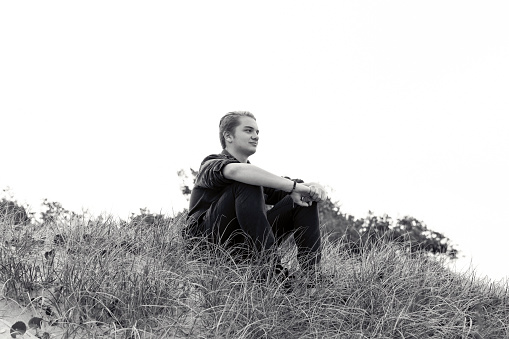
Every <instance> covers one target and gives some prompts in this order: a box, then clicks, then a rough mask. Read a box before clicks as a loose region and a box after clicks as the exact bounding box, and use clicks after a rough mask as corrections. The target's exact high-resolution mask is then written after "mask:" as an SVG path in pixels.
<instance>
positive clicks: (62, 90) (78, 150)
mask: <svg viewBox="0 0 509 339" xmlns="http://www.w3.org/2000/svg"><path fill="white" fill-rule="evenodd" d="M508 10H509V5H508V4H507V2H505V1H490V2H481V1H476V2H473V1H425V2H424V1H423V2H413V1H412V2H410V1H384V2H381V1H306V2H305V1H295V0H292V1H256V2H247V1H104V0H102V1H84V2H69V1H45V2H40V1H23V2H21V1H12V2H1V3H0V50H1V52H0V114H1V118H0V124H1V125H0V126H1V129H0V133H1V134H0V141H1V143H2V156H1V159H0V161H1V163H0V188H5V187H6V186H9V187H10V188H11V189H12V191H13V192H14V193H15V198H17V199H18V200H19V201H20V202H26V203H29V204H31V205H32V206H34V209H37V208H38V205H39V204H40V202H41V201H42V200H43V199H44V198H48V199H50V200H52V201H58V202H61V203H62V204H63V205H64V207H66V208H68V209H71V210H75V211H79V210H80V209H81V207H86V208H89V209H90V210H91V211H93V212H95V213H100V212H103V211H104V212H108V213H113V214H114V215H117V216H120V217H123V218H127V217H128V216H129V215H130V212H138V211H139V208H141V207H148V208H150V210H152V211H153V212H159V211H162V212H164V213H170V214H171V213H172V211H178V210H180V209H182V208H183V207H184V206H185V205H186V202H185V200H184V199H183V198H182V195H181V193H180V189H179V185H180V181H179V178H178V177H177V174H176V172H177V171H178V170H179V169H181V168H189V167H193V168H194V169H198V167H199V164H200V162H201V160H202V159H203V158H204V157H205V156H206V155H208V154H210V153H217V152H219V151H220V144H219V140H218V128H217V126H218V123H219V119H220V117H221V116H222V115H223V114H225V113H226V112H228V111H231V110H249V111H251V112H253V113H254V114H255V115H256V117H257V121H258V126H259V127H260V131H261V132H260V133H261V134H260V145H259V147H258V152H257V154H255V155H254V156H253V157H252V158H251V159H250V160H251V161H252V162H253V163H255V164H256V165H259V166H261V167H263V168H265V169H267V170H269V171H272V172H274V173H276V174H279V175H289V176H292V177H300V178H303V179H305V180H309V181H311V180H313V181H320V182H321V183H323V184H325V185H328V186H330V187H331V188H333V189H334V192H333V194H332V196H333V197H334V199H336V200H339V201H340V202H341V204H342V207H343V211H344V212H347V213H351V214H353V215H355V216H356V217H358V218H360V217H365V216H366V214H367V212H368V210H372V211H374V212H375V214H377V215H381V214H384V213H388V214H389V215H390V216H392V217H393V218H394V219H396V218H398V217H402V216H404V215H411V216H414V217H416V218H417V219H419V220H422V221H424V222H425V223H426V224H427V225H428V226H429V227H430V228H431V229H433V230H435V231H439V232H442V233H444V234H445V235H446V236H448V237H450V238H451V239H452V240H453V241H454V242H455V243H456V244H457V245H458V247H459V248H460V249H461V250H463V251H464V252H465V253H464V254H465V255H466V258H464V259H462V261H461V262H467V261H469V260H471V257H472V258H473V259H472V260H473V263H474V265H476V266H477V271H478V274H479V275H480V276H483V275H485V274H489V276H490V277H492V278H494V279H499V278H502V277H506V276H509V268H508V267H509V266H507V265H506V264H505V263H504V261H505V260H503V258H504V257H506V258H507V257H508V255H509V253H508V252H509V250H508V246H506V239H507V234H508V232H507V227H508V226H509V216H508V213H507V211H508V208H507V206H508V205H509V198H508V192H509V180H508V177H507V173H509V159H508V155H509V137H508V135H509V133H507V132H506V129H507V127H508V121H509V116H508V114H509V95H508V93H509V80H508V79H509V63H508V61H507V60H509V39H508V35H507V32H509V21H508V20H507V16H508V14H509V12H508Z"/></svg>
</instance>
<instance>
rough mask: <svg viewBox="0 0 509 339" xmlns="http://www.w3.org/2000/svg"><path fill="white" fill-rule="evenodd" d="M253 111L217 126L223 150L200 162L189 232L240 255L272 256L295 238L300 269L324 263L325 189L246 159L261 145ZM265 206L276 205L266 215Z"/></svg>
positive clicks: (234, 114)
mask: <svg viewBox="0 0 509 339" xmlns="http://www.w3.org/2000/svg"><path fill="white" fill-rule="evenodd" d="M258 133H259V131H258V125H257V123H256V119H255V117H254V115H253V114H252V113H250V112H230V113H228V114H226V115H225V116H224V117H223V118H222V119H221V121H220V123H219V138H220V141H221V146H222V147H223V151H222V152H221V153H220V154H213V155H209V156H208V157H206V158H205V159H204V160H203V162H202V163H201V166H200V169H199V171H198V174H197V177H196V183H195V186H194V188H193V190H192V192H191V198H190V201H189V212H188V226H189V228H188V233H189V235H190V236H192V237H206V238H207V239H208V241H210V242H212V243H215V244H220V245H224V246H225V247H228V248H232V249H234V250H235V251H237V252H238V253H239V254H241V255H242V256H246V255H247V256H249V254H250V253H254V252H258V253H262V254H263V253H266V252H269V253H270V252H273V251H274V250H275V249H276V247H277V246H278V245H279V244H281V243H282V242H283V240H284V239H286V237H288V236H289V235H291V234H293V235H294V238H295V242H296V244H297V258H298V260H299V264H300V265H301V269H303V270H313V269H314V267H315V265H316V264H318V263H319V262H320V258H321V257H320V246H321V239H320V230H319V220H318V206H317V203H318V202H320V201H322V200H324V199H326V197H327V194H326V192H325V190H324V188H323V187H322V186H321V185H319V184H316V183H304V182H302V181H301V180H300V181H299V180H291V179H288V178H284V177H280V176H278V175H275V174H272V173H270V172H267V171H265V170H263V169H261V168H259V167H257V166H255V165H252V164H251V163H250V162H249V161H248V158H249V156H251V155H252V154H254V153H255V152H256V148H257V146H258V141H259V137H258ZM266 204H268V205H274V207H273V208H272V209H270V210H269V211H267V209H266Z"/></svg>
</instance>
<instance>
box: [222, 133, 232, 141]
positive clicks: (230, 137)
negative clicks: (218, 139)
mask: <svg viewBox="0 0 509 339" xmlns="http://www.w3.org/2000/svg"><path fill="white" fill-rule="evenodd" d="M224 138H225V139H226V141H232V136H231V134H230V133H225V134H224Z"/></svg>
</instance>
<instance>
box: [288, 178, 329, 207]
mask: <svg viewBox="0 0 509 339" xmlns="http://www.w3.org/2000/svg"><path fill="white" fill-rule="evenodd" d="M297 186H302V187H296V189H295V190H294V191H293V192H292V194H291V197H292V200H293V202H294V203H296V204H297V205H299V206H304V207H308V206H311V204H312V203H313V201H316V202H321V201H324V200H325V199H327V192H326V191H325V188H324V187H323V186H322V185H320V184H319V183H316V182H309V183H302V184H297Z"/></svg>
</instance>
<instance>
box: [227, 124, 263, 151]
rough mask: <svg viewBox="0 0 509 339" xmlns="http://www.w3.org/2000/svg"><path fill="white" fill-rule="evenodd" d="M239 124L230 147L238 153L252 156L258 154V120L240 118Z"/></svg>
mask: <svg viewBox="0 0 509 339" xmlns="http://www.w3.org/2000/svg"><path fill="white" fill-rule="evenodd" d="M239 122H240V124H239V125H238V126H237V127H236V128H235V132H234V135H232V136H231V140H232V142H231V143H229V145H230V147H231V148H232V149H233V150H235V151H236V152H239V153H241V154H244V155H246V156H250V155H252V154H254V153H255V152H256V147H257V146H258V132H259V131H258V125H257V124H256V120H254V119H253V118H250V117H239Z"/></svg>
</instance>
